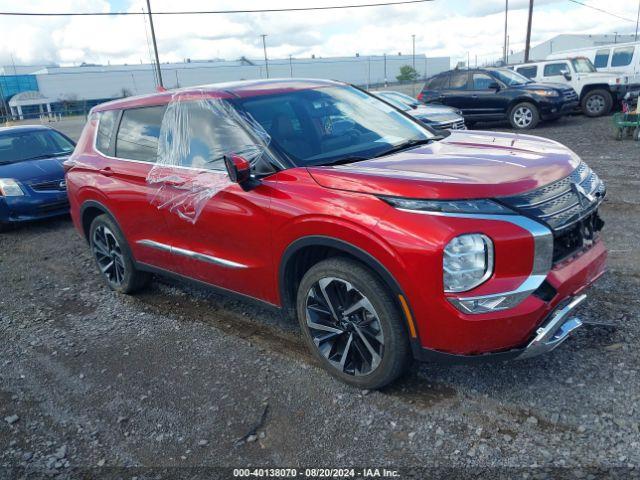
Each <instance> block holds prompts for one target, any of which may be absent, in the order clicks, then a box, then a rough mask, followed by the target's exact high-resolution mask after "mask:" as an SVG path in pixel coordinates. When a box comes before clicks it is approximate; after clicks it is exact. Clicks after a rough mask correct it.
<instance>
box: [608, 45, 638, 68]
mask: <svg viewBox="0 0 640 480" xmlns="http://www.w3.org/2000/svg"><path fill="white" fill-rule="evenodd" d="M633 50H634V47H620V48H616V49H614V50H613V56H612V57H611V66H612V67H626V66H627V65H629V64H630V63H631V59H632V58H633Z"/></svg>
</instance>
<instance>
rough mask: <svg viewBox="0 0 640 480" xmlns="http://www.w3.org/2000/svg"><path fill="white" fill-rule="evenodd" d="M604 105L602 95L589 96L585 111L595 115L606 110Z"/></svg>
mask: <svg viewBox="0 0 640 480" xmlns="http://www.w3.org/2000/svg"><path fill="white" fill-rule="evenodd" d="M606 103H607V102H606V101H605V99H604V97H603V96H602V95H591V96H590V97H589V98H587V104H586V107H587V111H588V112H589V113H590V114H592V115H597V114H599V113H600V112H602V111H603V110H604V109H605V108H606Z"/></svg>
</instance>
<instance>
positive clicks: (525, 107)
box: [509, 102, 540, 130]
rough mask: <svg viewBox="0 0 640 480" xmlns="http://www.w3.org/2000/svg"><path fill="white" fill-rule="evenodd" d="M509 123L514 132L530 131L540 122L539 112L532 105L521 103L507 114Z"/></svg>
mask: <svg viewBox="0 0 640 480" xmlns="http://www.w3.org/2000/svg"><path fill="white" fill-rule="evenodd" d="M509 122H510V123H511V126H512V127H513V129H514V130H530V129H532V128H535V127H536V126H537V125H538V123H539V122H540V112H539V111H538V107H536V106H535V105H534V104H533V103H529V102H521V103H518V104H516V105H514V106H513V108H512V109H511V111H510V112H509Z"/></svg>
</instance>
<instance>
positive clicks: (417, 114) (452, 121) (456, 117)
mask: <svg viewBox="0 0 640 480" xmlns="http://www.w3.org/2000/svg"><path fill="white" fill-rule="evenodd" d="M371 93H373V94H374V95H375V96H376V97H378V98H381V99H382V100H384V101H385V102H388V103H390V104H392V105H393V106H394V107H396V108H399V109H400V110H403V111H405V112H406V113H407V114H409V115H411V116H412V117H414V118H417V119H418V120H420V121H421V122H423V123H425V124H427V125H429V126H430V127H433V128H439V129H447V130H465V129H466V128H467V127H466V126H465V124H464V118H463V117H462V114H461V112H460V110H456V109H455V108H451V107H445V106H443V105H425V104H423V103H420V102H419V101H418V100H416V99H415V98H411V97H410V96H409V95H405V94H404V93H400V92H394V91H391V90H384V91H380V92H371Z"/></svg>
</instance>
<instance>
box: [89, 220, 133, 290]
mask: <svg viewBox="0 0 640 480" xmlns="http://www.w3.org/2000/svg"><path fill="white" fill-rule="evenodd" d="M91 246H92V248H93V254H94V255H95V256H96V260H97V261H98V267H99V268H100V271H101V272H102V273H103V274H104V276H105V277H107V280H108V281H109V282H110V283H111V284H113V285H116V286H119V285H122V282H123V281H124V275H125V271H126V269H125V264H124V258H123V256H122V250H121V248H120V244H119V243H118V240H117V239H116V237H115V235H114V234H113V232H112V231H111V230H109V228H108V227H106V226H105V225H99V226H98V227H96V229H95V230H94V231H93V238H92V241H91Z"/></svg>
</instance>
